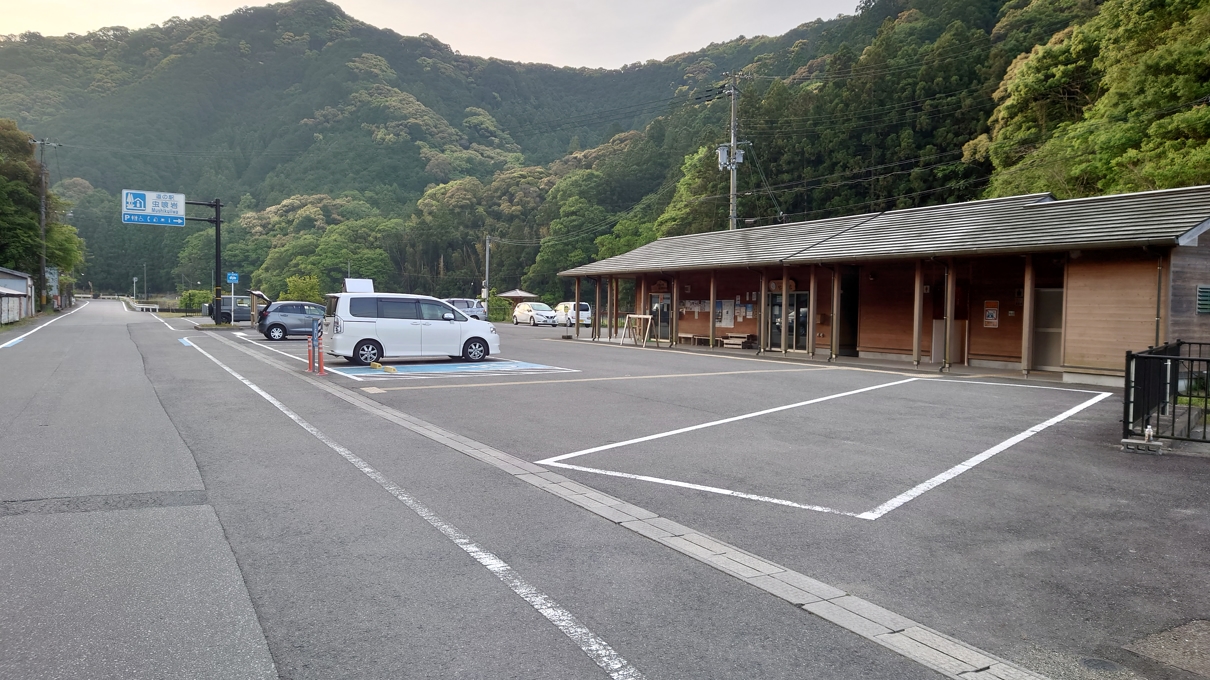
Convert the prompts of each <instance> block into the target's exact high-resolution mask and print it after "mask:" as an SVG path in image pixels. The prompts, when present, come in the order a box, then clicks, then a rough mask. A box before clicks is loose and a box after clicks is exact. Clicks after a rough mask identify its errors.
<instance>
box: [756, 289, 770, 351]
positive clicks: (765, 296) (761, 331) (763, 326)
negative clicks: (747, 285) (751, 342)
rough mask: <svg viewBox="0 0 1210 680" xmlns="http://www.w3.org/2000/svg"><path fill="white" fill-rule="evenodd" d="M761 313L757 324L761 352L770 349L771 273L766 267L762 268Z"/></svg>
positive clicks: (757, 343) (757, 340) (757, 344)
mask: <svg viewBox="0 0 1210 680" xmlns="http://www.w3.org/2000/svg"><path fill="white" fill-rule="evenodd" d="M758 304H760V313H759V314H758V315H757V319H759V323H757V324H756V332H757V337H756V346H757V347H759V348H760V351H761V352H764V351H765V350H767V349H769V330H768V328H767V326H768V323H769V274H768V272H766V271H765V270H764V269H761V270H760V301H759V303H758Z"/></svg>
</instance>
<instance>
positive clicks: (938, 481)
mask: <svg viewBox="0 0 1210 680" xmlns="http://www.w3.org/2000/svg"><path fill="white" fill-rule="evenodd" d="M993 384H995V383H993ZM1112 394H1113V393H1112V392H1100V393H1098V394H1097V396H1095V397H1093V398H1092V399H1089V400H1088V401H1086V402H1084V403H1082V404H1080V405H1079V406H1075V407H1073V408H1070V409H1068V410H1066V411H1064V412H1062V413H1060V414H1059V415H1057V416H1055V417H1054V418H1051V419H1050V420H1047V421H1045V422H1042V423H1038V424H1037V425H1034V426H1033V427H1031V428H1029V429H1028V430H1026V431H1024V432H1022V433H1021V434H1018V435H1015V436H1013V437H1009V438H1008V439H1005V440H1004V441H1002V442H1000V443H999V444H996V445H995V446H993V447H991V448H990V449H988V450H986V451H984V452H983V453H980V454H979V455H977V456H973V457H971V458H969V459H967V460H965V461H963V462H961V463H959V464H957V465H955V466H954V467H952V468H950V469H948V470H946V471H945V472H942V473H941V474H939V475H937V476H936V477H933V478H932V479H930V480H928V481H926V482H922V483H920V484H917V485H916V486H914V487H912V488H911V489H908V490H907V491H905V492H903V493H901V494H899V495H898V496H895V497H894V498H892V499H891V500H889V501H887V502H885V503H883V504H882V505H880V506H878V507H876V508H874V509H873V510H870V511H868V512H863V513H861V514H860V515H857V517H860V518H861V519H878V518H879V517H882V516H883V515H885V514H887V513H888V512H890V511H892V510H894V509H895V508H897V507H899V506H901V505H903V504H904V503H907V502H908V501H910V500H912V499H913V498H916V497H917V496H919V495H920V494H922V493H924V492H925V491H928V490H930V489H935V488H937V487H938V486H940V485H942V484H944V483H946V482H948V481H949V480H951V479H953V478H954V477H957V476H958V475H960V474H962V473H963V472H966V471H967V470H969V469H971V468H973V467H975V466H976V465H978V464H979V463H982V462H983V461H985V460H987V459H988V458H991V457H992V456H994V455H996V454H997V453H1000V452H1001V451H1004V450H1005V449H1008V448H1011V447H1012V446H1015V445H1016V444H1019V443H1021V442H1023V441H1025V440H1026V439H1029V438H1030V437H1032V436H1034V435H1035V434H1038V433H1039V432H1041V431H1042V430H1045V429H1046V428H1048V427H1050V426H1051V425H1056V424H1058V423H1061V422H1063V421H1064V420H1067V419H1068V418H1070V417H1072V416H1074V415H1075V414H1077V413H1079V412H1080V411H1083V410H1084V409H1086V408H1088V407H1089V406H1092V405H1093V404H1096V403H1097V402H1099V401H1101V400H1102V399H1105V398H1106V397H1109V396H1111V395H1112Z"/></svg>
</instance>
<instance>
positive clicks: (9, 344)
mask: <svg viewBox="0 0 1210 680" xmlns="http://www.w3.org/2000/svg"><path fill="white" fill-rule="evenodd" d="M88 302H92V300H89V301H88ZM88 302H85V303H84V304H82V305H80V306H79V307H77V308H75V309H73V310H71V311H70V312H68V313H66V314H61V315H59V316H56V317H55V318H53V319H51V320H50V321H47V322H46V323H44V324H42V325H41V326H38V327H37V328H35V329H33V330H32V331H29V332H27V333H22V334H21V335H18V336H17V337H15V338H13V339H12V340H9V341H8V342H6V343H4V344H3V345H0V349H4V348H5V347H12V346H13V345H15V344H17V343H19V342H21V341H22V340H24V339H25V338H26V337H28V336H30V335H33V334H34V333H37V332H38V331H40V330H42V329H43V328H46V327H47V326H49V325H51V324H52V323H54V322H56V321H58V320H59V319H62V318H64V317H68V316H71V315H72V314H75V313H76V312H78V311H80V310H81V309H84V308H85V307H87V306H88Z"/></svg>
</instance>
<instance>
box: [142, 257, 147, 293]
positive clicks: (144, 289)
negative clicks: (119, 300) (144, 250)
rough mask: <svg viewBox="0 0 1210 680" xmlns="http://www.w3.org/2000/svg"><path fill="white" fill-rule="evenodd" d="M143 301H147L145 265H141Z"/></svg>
mask: <svg viewBox="0 0 1210 680" xmlns="http://www.w3.org/2000/svg"><path fill="white" fill-rule="evenodd" d="M143 301H144V302H146V301H147V263H146V262H144V263H143Z"/></svg>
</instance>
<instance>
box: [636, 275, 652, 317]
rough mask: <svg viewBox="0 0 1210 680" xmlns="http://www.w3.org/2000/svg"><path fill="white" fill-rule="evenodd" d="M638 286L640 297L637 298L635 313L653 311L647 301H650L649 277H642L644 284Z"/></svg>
mask: <svg viewBox="0 0 1210 680" xmlns="http://www.w3.org/2000/svg"><path fill="white" fill-rule="evenodd" d="M637 288H638V294H639V299H638V300H636V301H635V303H634V313H635V314H646V313H647V312H650V311H651V308H650V307H648V306H647V303H648V302H649V301H648V300H647V277H646V276H644V277H642V285H640V286H638V287H637Z"/></svg>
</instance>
